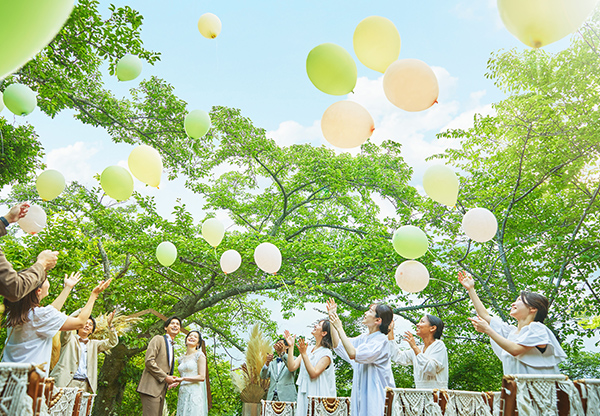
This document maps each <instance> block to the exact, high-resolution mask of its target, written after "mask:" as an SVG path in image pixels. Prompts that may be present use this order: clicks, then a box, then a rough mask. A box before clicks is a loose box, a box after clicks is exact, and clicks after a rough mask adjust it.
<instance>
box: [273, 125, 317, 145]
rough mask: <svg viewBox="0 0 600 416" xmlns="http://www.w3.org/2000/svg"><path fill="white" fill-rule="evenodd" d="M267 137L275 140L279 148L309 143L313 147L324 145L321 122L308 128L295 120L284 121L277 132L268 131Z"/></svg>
mask: <svg viewBox="0 0 600 416" xmlns="http://www.w3.org/2000/svg"><path fill="white" fill-rule="evenodd" d="M267 137H269V138H271V139H273V140H275V143H277V145H278V146H283V147H285V146H291V145H293V144H300V143H309V144H312V145H313V146H320V145H321V144H324V139H323V134H322V133H321V120H315V122H314V123H313V124H312V126H308V127H305V126H303V125H301V124H300V123H298V122H296V121H293V120H289V121H284V122H283V123H280V124H279V128H278V129H277V130H274V131H268V132H267Z"/></svg>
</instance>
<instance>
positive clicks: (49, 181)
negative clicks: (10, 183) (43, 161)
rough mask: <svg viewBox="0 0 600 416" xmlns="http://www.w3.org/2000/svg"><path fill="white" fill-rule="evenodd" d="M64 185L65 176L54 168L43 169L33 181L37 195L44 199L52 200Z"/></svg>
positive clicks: (62, 189)
mask: <svg viewBox="0 0 600 416" xmlns="http://www.w3.org/2000/svg"><path fill="white" fill-rule="evenodd" d="M65 186H66V182H65V177H64V176H63V174H62V173H60V172H59V171H57V170H54V169H47V170H45V171H43V172H42V173H40V176H38V177H37V180H36V181H35V187H36V189H37V191H38V195H39V196H40V198H42V199H43V200H44V201H52V200H53V199H54V198H56V197H57V196H59V195H60V194H61V192H62V191H64V190H65Z"/></svg>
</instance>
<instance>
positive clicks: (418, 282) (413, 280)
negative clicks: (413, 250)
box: [395, 260, 429, 293]
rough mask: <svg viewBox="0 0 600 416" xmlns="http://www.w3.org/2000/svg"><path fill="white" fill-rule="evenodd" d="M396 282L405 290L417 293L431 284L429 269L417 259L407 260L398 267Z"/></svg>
mask: <svg viewBox="0 0 600 416" xmlns="http://www.w3.org/2000/svg"><path fill="white" fill-rule="evenodd" d="M395 277H396V284H397V285H398V286H399V287H400V289H402V290H404V291H405V292H410V293H417V292H420V291H421V290H423V289H425V288H426V287H427V285H428V284H429V271H427V267H425V266H424V265H423V264H422V263H420V262H418V261H416V260H407V261H405V262H403V263H401V264H400V265H399V266H398V268H397V269H396V276H395Z"/></svg>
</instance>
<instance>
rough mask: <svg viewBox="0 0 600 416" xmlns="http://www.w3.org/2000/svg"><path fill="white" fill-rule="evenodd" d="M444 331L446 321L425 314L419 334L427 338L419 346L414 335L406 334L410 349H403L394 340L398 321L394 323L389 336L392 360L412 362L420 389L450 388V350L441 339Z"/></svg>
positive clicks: (399, 362)
mask: <svg viewBox="0 0 600 416" xmlns="http://www.w3.org/2000/svg"><path fill="white" fill-rule="evenodd" d="M443 330H444V322H443V321H442V320H441V319H440V318H438V317H437V316H433V315H429V314H427V315H424V316H423V317H422V318H421V320H420V321H419V323H418V324H417V331H416V332H417V336H418V337H420V338H421V340H422V341H423V345H421V346H418V345H417V343H416V341H415V338H414V336H413V334H411V333H410V332H409V331H406V332H405V333H404V337H403V339H404V340H406V342H408V345H409V346H410V349H409V350H406V351H401V350H400V349H399V346H398V344H397V343H396V341H395V340H394V322H393V321H392V323H391V325H390V332H389V334H388V338H389V340H390V350H391V354H392V361H395V362H397V363H398V364H401V365H412V366H413V374H414V378H415V387H416V388H417V389H447V388H448V351H447V350H446V345H445V344H444V342H443V341H442V340H441V339H440V338H441V337H442V331H443Z"/></svg>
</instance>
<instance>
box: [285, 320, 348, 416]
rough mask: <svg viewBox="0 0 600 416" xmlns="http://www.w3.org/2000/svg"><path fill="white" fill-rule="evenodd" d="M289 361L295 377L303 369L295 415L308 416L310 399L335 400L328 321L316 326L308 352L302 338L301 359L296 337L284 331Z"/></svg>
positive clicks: (320, 322)
mask: <svg viewBox="0 0 600 416" xmlns="http://www.w3.org/2000/svg"><path fill="white" fill-rule="evenodd" d="M284 334H285V340H286V341H287V343H288V345H289V348H288V356H287V357H288V359H287V368H288V370H290V371H291V372H292V373H293V372H294V371H296V370H297V369H298V367H300V373H299V374H298V380H297V381H296V384H297V385H298V399H297V405H296V406H297V407H296V412H295V413H296V414H297V415H299V416H306V414H307V412H308V397H309V396H313V397H336V396H337V391H336V389H335V369H334V365H333V354H332V352H331V347H332V345H331V330H330V324H329V320H328V319H322V320H321V321H319V322H317V324H316V325H315V326H314V328H313V330H312V332H311V334H312V336H313V337H314V338H315V346H314V347H313V348H312V349H311V350H310V352H308V345H307V344H306V342H305V341H304V339H303V338H299V339H298V351H299V352H300V356H298V357H296V358H294V342H295V339H296V337H295V336H292V335H291V334H290V333H289V331H287V330H286V331H285V332H284Z"/></svg>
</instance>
